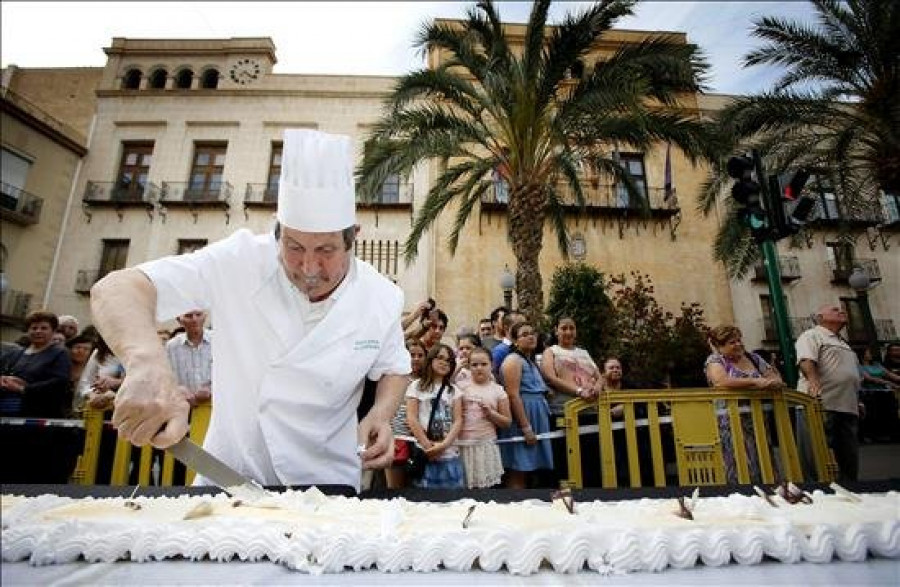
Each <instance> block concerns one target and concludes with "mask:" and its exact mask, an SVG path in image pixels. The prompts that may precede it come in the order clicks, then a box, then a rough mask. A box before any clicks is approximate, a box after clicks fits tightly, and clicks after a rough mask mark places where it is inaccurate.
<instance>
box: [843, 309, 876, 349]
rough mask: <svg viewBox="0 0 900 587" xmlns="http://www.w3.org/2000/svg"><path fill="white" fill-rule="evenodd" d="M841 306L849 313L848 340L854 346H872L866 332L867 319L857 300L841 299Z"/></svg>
mask: <svg viewBox="0 0 900 587" xmlns="http://www.w3.org/2000/svg"><path fill="white" fill-rule="evenodd" d="M841 306H843V308H844V311H845V312H847V340H849V341H850V342H851V343H854V344H871V343H873V342H875V341H869V335H868V333H867V332H866V318H865V314H863V308H862V305H861V304H860V303H859V299H857V298H841Z"/></svg>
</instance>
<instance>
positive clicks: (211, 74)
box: [200, 69, 219, 90]
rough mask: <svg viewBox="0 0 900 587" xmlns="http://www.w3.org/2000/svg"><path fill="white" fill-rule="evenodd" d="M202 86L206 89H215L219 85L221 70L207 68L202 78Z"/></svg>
mask: <svg viewBox="0 0 900 587" xmlns="http://www.w3.org/2000/svg"><path fill="white" fill-rule="evenodd" d="M200 87H201V88H203V89H206V90H214V89H216V88H217V87H219V72H218V71H217V70H215V69H207V70H206V71H204V72H203V77H202V78H201V79H200Z"/></svg>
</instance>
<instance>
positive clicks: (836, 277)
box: [828, 259, 881, 284]
mask: <svg viewBox="0 0 900 587" xmlns="http://www.w3.org/2000/svg"><path fill="white" fill-rule="evenodd" d="M855 267H859V268H861V269H862V270H863V271H865V273H866V275H868V276H869V281H870V282H871V283H876V282H879V281H881V268H880V267H879V266H878V260H877V259H853V261H850V262H847V261H835V260H833V259H832V260H829V261H828V268H829V269H830V270H831V283H841V284H847V283H848V282H847V280H848V279H849V277H850V274H851V273H853V269H854V268H855Z"/></svg>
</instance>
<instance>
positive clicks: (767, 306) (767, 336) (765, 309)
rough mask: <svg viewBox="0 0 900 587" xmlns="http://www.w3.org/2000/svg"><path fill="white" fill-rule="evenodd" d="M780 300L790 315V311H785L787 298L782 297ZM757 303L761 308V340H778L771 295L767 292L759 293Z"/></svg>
mask: <svg viewBox="0 0 900 587" xmlns="http://www.w3.org/2000/svg"><path fill="white" fill-rule="evenodd" d="M781 300H782V303H783V304H784V308H785V312H786V313H787V314H788V315H790V312H788V311H787V307H788V303H787V298H786V297H782V298H781ZM759 305H760V306H761V308H762V317H763V340H766V341H773V340H778V330H777V328H776V326H775V306H774V305H773V304H772V296H770V295H769V294H760V296H759ZM788 336H791V333H788Z"/></svg>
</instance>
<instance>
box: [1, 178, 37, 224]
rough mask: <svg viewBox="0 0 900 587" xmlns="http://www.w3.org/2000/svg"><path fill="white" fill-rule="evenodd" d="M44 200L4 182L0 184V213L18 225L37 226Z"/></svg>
mask: <svg viewBox="0 0 900 587" xmlns="http://www.w3.org/2000/svg"><path fill="white" fill-rule="evenodd" d="M43 206H44V199H43V198H39V197H38V196H35V195H34V194H31V193H29V192H26V191H25V190H23V189H20V188H17V187H16V186H14V185H10V184H8V183H6V182H0V211H2V212H3V217H4V218H8V219H9V220H12V221H14V222H17V223H19V224H37V222H38V221H39V220H40V219H41V208H43Z"/></svg>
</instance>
